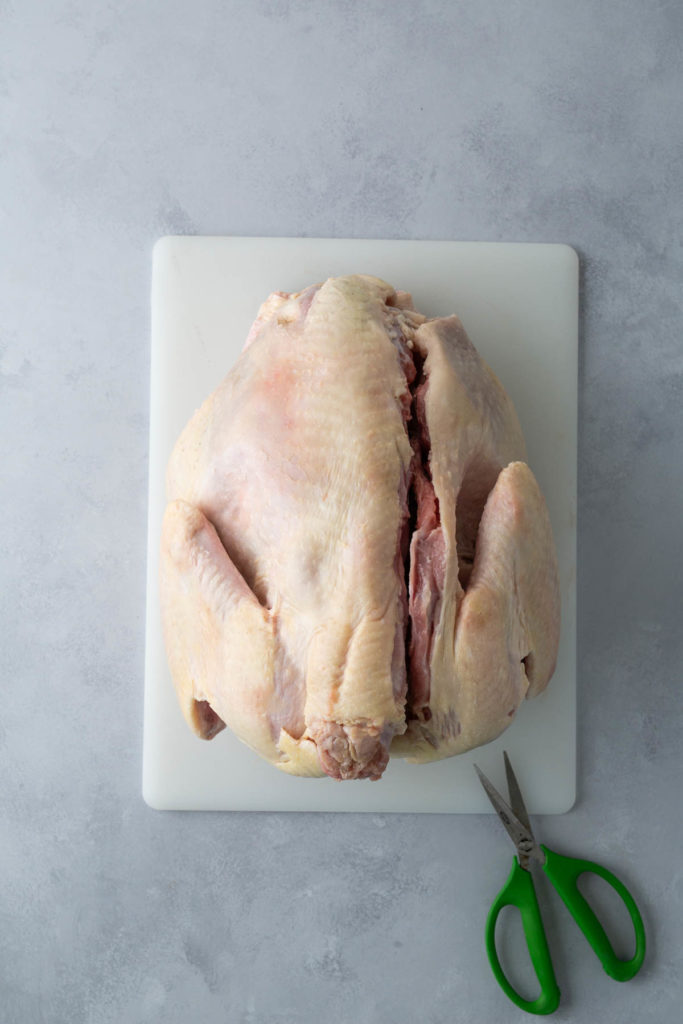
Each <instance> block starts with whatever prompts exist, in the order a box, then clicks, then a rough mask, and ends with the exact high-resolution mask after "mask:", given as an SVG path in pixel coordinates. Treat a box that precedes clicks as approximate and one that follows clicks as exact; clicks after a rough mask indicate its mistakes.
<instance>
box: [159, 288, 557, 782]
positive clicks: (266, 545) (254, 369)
mask: <svg viewBox="0 0 683 1024" xmlns="http://www.w3.org/2000/svg"><path fill="white" fill-rule="evenodd" d="M524 459H525V448H524V441H523V438H522V433H521V429H520V425H519V421H518V419H517V416H516V413H515V411H514V408H513V406H512V403H511V401H510V399H509V398H508V396H507V395H506V393H505V391H504V390H503V388H502V386H501V384H500V383H499V381H498V380H497V378H496V377H495V376H494V374H493V373H492V372H491V370H490V369H489V368H488V366H487V365H486V364H485V363H484V362H483V360H482V359H481V358H480V357H479V355H478V354H477V352H476V350H475V349H474V347H473V345H472V344H471V342H470V341H469V339H468V337H467V335H466V333H465V331H464V329H463V326H462V324H461V322H460V320H459V319H458V318H457V317H456V316H451V317H446V318H443V319H428V318H426V317H425V316H422V315H421V314H419V313H417V312H416V311H415V310H414V309H413V308H412V299H411V297H410V295H408V294H407V293H406V292H396V291H394V289H393V288H392V287H391V286H390V285H388V284H386V283H385V282H384V281H381V280H379V279H377V278H374V277H368V276H361V275H354V276H349V277H339V278H332V279H329V280H327V281H326V282H325V283H324V284H322V285H315V286H313V287H310V288H307V289H306V290H305V291H302V292H298V293H295V294H291V295H290V294H285V293H281V292H278V293H275V294H273V295H271V296H270V298H269V299H268V300H267V301H266V302H265V303H264V304H263V306H262V307H261V310H260V311H259V315H258V317H257V319H256V321H255V323H254V325H253V327H252V329H251V331H250V333H249V336H248V338H247V341H246V344H245V347H244V350H243V352H242V354H241V356H240V358H239V359H238V361H237V363H236V364H235V366H234V367H233V369H232V370H231V371H230V373H229V374H228V375H227V377H226V378H225V380H224V381H223V382H222V384H221V385H220V386H219V387H218V388H217V390H216V391H215V392H214V393H213V394H212V395H211V396H210V397H209V398H208V399H207V400H206V402H205V403H204V404H203V405H202V407H201V408H200V409H199V410H198V412H196V413H195V415H194V416H193V417H192V419H191V420H190V422H189V423H188V425H187V427H186V428H185V430H184V431H183V433H182V435H181V436H180V438H179V440H178V442H177V444H176V447H175V449H174V451H173V454H172V457H171V460H170V463H169V467H168V474H167V491H168V499H169V504H168V507H167V509H166V513H165V516H164V522H163V530H162V542H161V597H162V614H163V624H164V635H165V642H166V648H167V653H168V659H169V665H170V669H171V674H172V676H173V679H174V682H175V686H176V689H177V693H178V697H179V700H180V704H181V707H182V710H183V713H184V715H185V717H186V719H187V721H188V723H189V724H190V726H191V727H192V728H193V729H194V731H195V732H196V733H197V734H198V735H199V736H201V737H204V738H206V739H210V738H212V737H213V736H215V734H216V733H217V732H219V731H220V730H221V729H223V728H224V726H225V725H226V724H227V725H229V726H230V728H231V729H232V730H233V731H234V732H235V733H236V735H237V736H238V737H239V738H240V739H241V740H243V741H244V742H245V743H247V744H248V745H249V746H250V747H252V748H253V749H254V750H255V751H256V752H257V753H259V754H260V755H262V756H263V757H264V758H266V759H267V760H268V761H270V762H272V763H273V764H275V765H277V767H278V768H280V769H282V770H283V771H285V772H289V773H291V774H293V775H311V776H315V775H323V774H327V775H329V776H331V777H332V778H334V779H357V778H370V779H379V778H380V776H381V775H382V772H383V771H384V769H385V767H386V765H387V762H388V759H389V755H390V754H392V755H397V756H400V757H407V758H408V759H409V760H411V761H414V762H426V761H434V760H438V759H439V758H444V757H450V756H451V755H453V754H459V753H461V752H463V751H465V750H468V749H470V748H471V747H475V746H478V745H479V744H482V743H487V742H488V741H490V740H492V739H494V738H495V737H496V736H498V735H499V734H500V733H501V732H502V731H503V730H504V729H505V728H506V727H507V726H508V725H509V724H510V723H511V721H512V720H513V718H514V716H515V713H516V712H517V709H518V708H519V706H520V704H521V702H522V700H523V699H524V697H532V696H534V695H535V694H538V693H539V692H540V691H541V690H543V689H544V687H545V686H546V684H547V683H548V680H549V679H550V677H551V675H552V673H553V671H554V668H555V661H556V656H557V648H558V637H559V618H560V616H559V591H558V577H557V563H556V557H555V550H554V546H553V539H552V534H551V529H550V523H549V519H548V513H547V510H546V505H545V502H544V499H543V497H542V495H541V493H540V491H539V488H538V485H537V483H536V480H535V478H534V476H533V474H532V472H531V470H530V469H529V467H528V466H527V465H526V463H525V461H524Z"/></svg>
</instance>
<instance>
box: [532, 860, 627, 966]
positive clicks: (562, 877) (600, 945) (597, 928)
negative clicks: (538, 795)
mask: <svg viewBox="0 0 683 1024" xmlns="http://www.w3.org/2000/svg"><path fill="white" fill-rule="evenodd" d="M541 849H542V850H543V852H544V853H545V857H546V860H545V864H544V865H543V870H544V871H545V873H546V875H547V876H548V878H549V879H550V881H551V882H552V884H553V886H554V887H555V889H556V890H557V891H558V893H559V894H560V896H561V897H562V899H563V900H564V903H565V906H566V907H567V910H568V911H569V913H570V914H571V915H572V917H573V918H574V920H575V921H576V923H577V924H578V926H579V928H580V929H581V931H582V932H583V934H584V935H585V936H586V938H587V939H588V942H589V943H590V944H591V946H592V948H593V951H594V952H595V954H596V956H597V957H598V959H599V960H600V963H601V964H602V966H603V967H604V969H605V971H606V972H607V974H609V976H610V978H614V980H615V981H629V980H630V979H631V978H632V977H633V976H634V974H636V973H637V972H638V971H639V970H640V968H641V966H642V963H643V960H644V958H645V927H644V925H643V919H642V917H641V916H640V911H639V910H638V907H637V906H636V903H635V900H634V899H633V897H632V896H631V893H630V892H629V891H628V889H627V888H626V886H625V885H624V884H623V883H622V882H620V881H619V879H618V878H616V877H615V875H613V874H612V872H611V871H608V870H607V868H603V867H602V865H600V864H594V863H593V862H592V861H590V860H579V859H578V858H576V857H563V856H562V855H561V854H559V853H555V852H554V851H553V850H549V849H548V847H547V846H541ZM587 872H589V873H592V874H594V875H598V877H599V878H603V879H604V880H605V881H606V882H607V883H608V884H609V885H611V886H612V888H613V889H614V890H615V891H616V892H617V893H618V894H619V896H621V898H622V900H623V901H624V903H625V904H626V909H627V910H628V912H629V915H630V917H631V921H632V922H633V927H634V929H635V933H636V951H635V953H634V955H633V956H632V957H631V959H630V960H620V959H619V957H618V956H617V954H616V953H615V952H614V950H613V949H612V946H611V944H610V941H609V939H608V938H607V935H606V934H605V930H604V928H603V927H602V925H601V924H600V922H599V921H598V919H597V917H596V916H595V914H594V913H593V911H592V909H591V907H590V906H589V904H588V902H587V901H586V900H585V899H584V897H583V896H582V895H581V893H580V892H579V890H578V888H577V885H576V883H577V881H578V879H579V878H580V876H581V875H583V874H585V873H587Z"/></svg>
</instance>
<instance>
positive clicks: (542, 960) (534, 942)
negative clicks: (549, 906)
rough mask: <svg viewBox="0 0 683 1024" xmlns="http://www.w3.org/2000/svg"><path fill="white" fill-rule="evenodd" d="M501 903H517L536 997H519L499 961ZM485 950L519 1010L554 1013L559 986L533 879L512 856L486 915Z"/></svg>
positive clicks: (497, 979) (558, 1000) (502, 985)
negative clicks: (537, 989)
mask: <svg viewBox="0 0 683 1024" xmlns="http://www.w3.org/2000/svg"><path fill="white" fill-rule="evenodd" d="M503 907H517V909H518V910H519V912H520V914H521V915H522V926H523V928H524V935H525V938H526V942H527V946H528V947H529V954H530V956H531V962H532V964H533V966H534V970H535V971H536V977H537V978H538V980H539V982H540V985H541V994H540V995H539V996H538V997H537V998H536V999H523V998H522V996H520V994H519V992H516V991H515V989H514V988H513V987H512V985H511V984H510V982H509V981H508V979H507V978H506V976H505V974H504V972H503V968H502V967H501V965H500V960H499V959H498V951H497V950H496V921H497V920H498V915H499V914H500V912H501V910H502V909H503ZM486 952H487V953H488V958H489V963H490V964H491V969H492V970H493V973H494V975H495V978H496V981H497V982H498V984H499V985H500V987H501V988H502V990H503V992H504V993H505V995H506V996H507V997H508V999H511V1000H512V1002H513V1003H515V1005H516V1006H519V1008H520V1010H526V1011H527V1013H537V1014H546V1013H554V1011H555V1010H556V1009H557V1007H558V1006H559V1004H560V990H559V988H558V985H557V981H556V979H555V972H554V970H553V965H552V961H551V959H550V950H549V949H548V942H547V939H546V937H545V929H544V928H543V921H542V919H541V911H540V910H539V907H538V900H537V899H536V890H535V889H534V881H533V878H532V877H531V873H530V872H529V871H525V870H524V868H522V867H520V864H519V861H518V860H517V858H516V857H513V858H512V870H511V872H510V874H509V875H508V879H507V881H506V883H505V885H504V886H503V888H502V889H501V890H500V892H499V893H498V895H497V896H496V898H495V900H494V902H493V906H492V907H491V909H490V911H489V916H488V918H487V919H486Z"/></svg>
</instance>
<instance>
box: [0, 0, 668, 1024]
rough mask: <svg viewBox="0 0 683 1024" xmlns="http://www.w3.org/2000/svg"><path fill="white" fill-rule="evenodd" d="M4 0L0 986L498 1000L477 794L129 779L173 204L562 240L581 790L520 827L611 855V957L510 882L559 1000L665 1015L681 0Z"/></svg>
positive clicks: (224, 1014) (446, 1015) (294, 1014)
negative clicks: (162, 297) (309, 792)
mask: <svg viewBox="0 0 683 1024" xmlns="http://www.w3.org/2000/svg"><path fill="white" fill-rule="evenodd" d="M0 25H1V28H0V47H1V51H2V52H1V53H0V73H1V76H2V78H1V81H0V102H1V103H2V121H1V130H2V140H1V141H0V203H1V206H2V213H3V226H2V231H1V239H2V249H3V259H2V265H3V273H2V275H1V279H0V287H1V288H2V298H1V310H2V320H1V329H2V341H1V345H2V348H1V353H0V369H1V377H0V381H1V386H2V398H1V402H0V417H1V420H2V423H1V428H0V437H1V439H2V446H3V454H2V473H1V475H0V487H1V488H2V508H3V520H2V521H3V528H2V534H1V544H2V570H1V572H2V581H3V586H2V605H3V607H2V653H3V658H2V660H3V676H4V679H3V699H2V715H1V721H0V729H1V733H0V759H1V761H0V772H1V777H2V780H3V784H2V786H1V787H0V816H1V831H0V896H1V903H0V911H1V915H2V916H1V927H0V1020H2V1022H3V1024H5V1022H6V1024H34V1022H43V1021H47V1022H53V1021H54V1022H61V1021H64V1022H69V1024H80V1022H88V1024H105V1022H107V1024H108V1022H121V1021H125V1022H128V1024H137V1022H143V1021H163V1022H165V1024H176V1022H178V1024H185V1022H191V1021H195V1020H197V1021H202V1024H213V1022H218V1021H220V1022H233V1021H234V1022H243V1024H266V1022H268V1024H270V1022H274V1024H290V1022H296V1024H308V1022H313V1021H319V1020H331V1021H338V1022H342V1024H346V1022H349V1024H380V1022H381V1024H384V1022H392V1024H393V1022H402V1021H406V1022H408V1021H413V1020H415V1019H420V1020H422V1021H425V1022H428V1024H442V1022H443V1024H451V1022H454V1024H455V1022H465V1021H467V1022H473V1021H475V1022H480V1021H481V1022H489V1021H493V1020H496V1021H501V1020H505V1021H508V1020H509V1021H516V1020H522V1019H523V1017H522V1014H521V1013H520V1012H519V1011H518V1010H516V1009H515V1008H514V1007H513V1006H512V1005H511V1004H509V1003H508V1002H507V1001H506V999H505V998H504V996H503V995H502V993H501V992H500V991H499V990H498V988H497V986H496V985H495V983H494V981H493V979H492V977H491V976H490V973H489V969H488V965H487V962H486V959H485V956H484V953H483V947H482V934H483V924H484V918H485V913H486V910H487V908H488V905H489V904H490V902H491V900H492V899H493V896H494V895H495V892H496V891H497V889H498V887H499V885H500V884H501V883H502V881H503V879H504V877H505V875H506V873H507V870H508V866H509V857H510V853H511V847H509V844H508V843H507V841H506V839H505V838H504V836H503V834H502V832H501V831H500V829H499V827H498V826H497V824H496V822H495V821H494V819H493V818H491V817H485V816H481V817H479V816H475V817H433V818H432V817H430V818H424V817H412V816H398V817H391V816H368V817H365V816H350V817H349V816H339V817H338V816H333V815H314V816H303V815H249V814H242V815H234V814H233V815H230V814H216V815H210V814H162V813H155V812H153V811H151V810H149V809H148V808H147V807H146V806H145V805H144V804H143V802H142V799H141V796H140V769H141V740H142V727H141V723H142V674H143V653H144V652H143V631H144V597H145V594H144V585H145V584H144V581H145V558H146V550H145V544H146V518H145V517H146V474H147V429H148V395H147V390H148V382H149V310H148V301H149V297H148V293H149V279H150V255H151V247H152V244H153V243H154V241H155V239H156V238H157V237H159V236H160V235H162V234H167V233H200V234H245V235H246V234H253V235H259V234H262V235H279V234H282V235H290V234H291V235H299V234H308V235H321V236H327V235H340V236H344V235H353V236H359V237H363V236H367V237H388V238H391V237H396V238H409V237H415V238H455V239H464V240H466V239H483V240H507V241H524V240H528V241H562V242H568V243H569V244H571V245H573V246H575V247H576V249H577V250H578V251H579V253H580V254H581V258H582V337H581V343H582V349H581V391H580V395H581V397H580V403H581V405H580V423H581V432H580V451H579V461H580V465H579V487H580V491H579V513H580V518H579V699H580V721H579V733H580V740H579V769H580V774H579V800H578V803H577V806H576V808H575V810H574V811H572V812H571V813H570V814H568V815H566V816H565V817H557V818H547V819H543V820H537V822H536V825H537V831H538V832H539V833H540V835H541V836H542V838H544V839H545V841H546V842H547V843H548V844H549V845H550V846H553V845H555V846H557V848H559V849H560V850H562V851H564V852H567V853H574V854H586V855H592V856H594V857H595V858H596V859H599V860H602V861H604V862H605V863H607V864H608V865H609V866H610V867H611V868H612V869H613V870H614V871H616V872H617V873H618V874H619V875H620V876H621V877H622V878H623V879H624V880H625V881H626V882H627V884H628V885H629V886H630V887H631V888H632V890H633V891H634V893H635V894H636V896H637V899H638V901H639V903H640V905H641V907H642V909H643V914H644V917H645V921H646V927H647V931H648V938H649V954H648V959H647V961H646V965H645V967H644V968H643V970H642V971H641V973H640V975H639V976H638V977H637V978H636V979H635V980H634V981H633V982H631V983H630V984H628V985H627V986H622V985H618V984H616V983H615V982H612V981H610V980H609V979H608V978H607V977H606V976H605V975H604V974H603V972H602V970H601V968H600V966H599V964H598V963H597V961H596V960H595V959H594V957H593V955H592V954H591V952H590V950H589V949H588V947H587V946H586V945H585V943H584V941H583V939H582V937H581V936H580V933H579V932H578V929H576V927H575V926H574V925H573V923H572V922H571V921H570V920H569V919H568V917H567V915H566V914H565V912H564V910H563V908H561V907H559V906H558V903H557V901H555V900H546V897H547V896H548V893H547V891H546V890H545V889H544V890H543V892H542V893H541V896H542V900H543V903H544V905H545V906H547V922H548V929H549V931H550V939H551V945H552V948H553V952H554V955H555V961H556V968H557V973H558V977H559V981H560V985H561V988H562V991H563V1003H562V1008H561V1010H560V1012H559V1014H558V1018H557V1019H558V1020H562V1021H594V1020H596V1019H598V1020H600V1021H602V1022H603V1024H610V1022H617V1021H619V1022H624V1021H627V1022H628V1021H634V1022H641V1021H646V1020H653V1021H658V1022H660V1024H664V1022H670V1021H672V1022H673V1021H678V1020H680V998H681V995H682V988H683V982H682V980H681V978H682V972H683V965H682V962H681V951H682V949H683V906H682V902H683V863H682V861H681V847H682V846H683V827H682V825H681V800H680V787H681V777H682V771H681V769H682V761H681V753H680V751H681V742H680V734H681V725H682V722H681V696H680V694H681V669H680V666H681V663H682V661H683V650H682V649H681V648H682V645H681V628H680V618H681V604H682V597H683V582H682V579H683V573H682V572H681V554H682V550H681V549H682V547H683V542H682V540H681V537H682V533H681V528H680V523H681V511H682V510H681V495H682V493H683V488H682V483H683V480H682V476H683V473H682V463H683V457H682V456H681V450H682V445H681V439H682V436H683V433H682V431H683V401H682V397H683V349H682V344H681V339H682V337H683V332H682V328H683V311H682V287H681V270H682V263H683V254H682V251H681V235H680V231H681V213H683V194H682V193H683V187H682V183H683V176H682V175H681V166H682V165H683V132H682V128H683V124H682V118H681V103H680V96H681V87H682V84H683V75H682V70H683V69H682V64H683V58H682V43H681V40H682V37H683V8H682V7H681V6H680V5H679V4H672V3H669V2H657V0H651V2H636V0H627V2H618V3H617V2H614V0H608V2H602V3H599V4H596V3H595V2H594V0H575V2H574V3H571V4H569V3H566V2H564V0H549V2H546V3H543V4H540V3H534V2H532V0H516V2H510V3H503V2H491V0H484V2H479V3H477V4H473V3H463V2H459V0H458V2H445V0H444V2H436V0H426V2H423V3H416V2H410V3H408V2H396V3H393V4H392V3H389V2H387V0H383V2H380V0H364V2H352V0H346V2H342V0H339V2H324V0H322V2H321V0H317V2H314V0H308V2H306V0H298V2H297V0H292V2H285V0H282V2H278V0H256V2H251V3H248V2H236V0H228V2H219V0H213V2H212V0H192V2H189V0H176V2H163V3H162V2H161V0H156V2H153V0H150V2H127V3H126V2H119V3H105V2H86V0H74V2H67V0H52V2H50V3H44V2H39V0H23V2H22V3H16V4H12V3H11V2H7V0H5V2H3V3H2V4H1V5H0ZM609 912H610V914H612V916H613V919H614V920H619V915H618V914H616V915H615V912H614V909H613V908H611V909H610V911H609ZM510 927H511V926H510ZM506 934H507V932H506ZM510 934H511V935H514V929H512V930H511V932H510ZM627 947H628V943H627V942H624V941H623V940H622V941H621V948H622V951H623V952H627Z"/></svg>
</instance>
